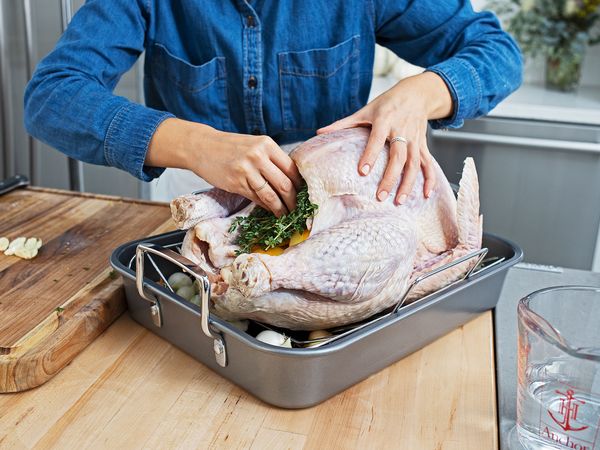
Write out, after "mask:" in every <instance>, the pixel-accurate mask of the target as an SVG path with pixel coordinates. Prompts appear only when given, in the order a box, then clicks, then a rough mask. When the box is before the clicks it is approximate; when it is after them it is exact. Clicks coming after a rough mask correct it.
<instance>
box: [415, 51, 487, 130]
mask: <svg viewBox="0 0 600 450" xmlns="http://www.w3.org/2000/svg"><path fill="white" fill-rule="evenodd" d="M427 70H428V71H429V72H433V73H435V74H437V75H439V76H440V77H441V78H442V79H443V80H444V82H445V83H446V85H447V86H448V90H449V91H450V95H451V96H452V104H453V113H452V116H451V117H449V118H446V119H440V120H432V121H431V122H430V123H431V126H432V127H433V128H459V127H461V126H462V125H463V123H464V121H465V119H466V118H471V117H476V116H477V115H478V114H479V111H480V109H481V96H482V88H481V81H480V79H479V75H478V74H477V71H476V70H475V68H474V67H473V66H472V65H471V64H470V63H469V62H468V61H465V60H463V59H461V58H450V59H448V60H446V61H443V62H441V63H439V64H436V65H434V66H431V67H429V68H427Z"/></svg>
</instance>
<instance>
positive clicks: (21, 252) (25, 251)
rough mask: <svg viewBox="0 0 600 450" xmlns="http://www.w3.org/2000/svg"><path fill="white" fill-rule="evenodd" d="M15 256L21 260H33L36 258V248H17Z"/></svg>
mask: <svg viewBox="0 0 600 450" xmlns="http://www.w3.org/2000/svg"><path fill="white" fill-rule="evenodd" d="M14 254H15V256H17V257H19V258H22V259H33V258H35V257H36V256H37V254H38V250H37V248H27V247H19V248H17V249H16V250H15V253H14Z"/></svg>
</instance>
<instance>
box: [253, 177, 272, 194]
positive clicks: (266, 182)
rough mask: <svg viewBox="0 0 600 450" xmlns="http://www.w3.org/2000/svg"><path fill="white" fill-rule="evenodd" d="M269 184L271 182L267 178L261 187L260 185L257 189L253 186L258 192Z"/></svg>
mask: <svg viewBox="0 0 600 450" xmlns="http://www.w3.org/2000/svg"><path fill="white" fill-rule="evenodd" d="M267 184H269V182H268V181H266V180H265V182H264V183H263V184H262V185H261V186H260V187H258V188H256V189H254V188H252V189H254V192H258V191H260V190H261V189H263V188H264V187H265V186H266V185H267Z"/></svg>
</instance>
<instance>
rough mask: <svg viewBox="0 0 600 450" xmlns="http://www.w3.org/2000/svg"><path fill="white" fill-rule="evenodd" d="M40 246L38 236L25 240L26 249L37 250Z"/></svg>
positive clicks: (40, 242)
mask: <svg viewBox="0 0 600 450" xmlns="http://www.w3.org/2000/svg"><path fill="white" fill-rule="evenodd" d="M41 246H42V240H41V239H38V238H34V237H31V238H29V239H27V240H26V241H25V245H24V247H25V248H26V249H28V250H33V249H35V250H37V249H39V248H40V247H41Z"/></svg>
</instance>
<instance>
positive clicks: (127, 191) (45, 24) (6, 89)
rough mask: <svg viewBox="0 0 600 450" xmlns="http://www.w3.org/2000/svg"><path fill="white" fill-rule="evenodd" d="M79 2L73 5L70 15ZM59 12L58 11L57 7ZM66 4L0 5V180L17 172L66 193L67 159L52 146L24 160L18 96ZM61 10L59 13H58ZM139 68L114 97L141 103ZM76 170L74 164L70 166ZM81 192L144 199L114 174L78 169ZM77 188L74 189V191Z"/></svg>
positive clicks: (9, 1) (41, 0)
mask: <svg viewBox="0 0 600 450" xmlns="http://www.w3.org/2000/svg"><path fill="white" fill-rule="evenodd" d="M83 3H84V0H74V2H73V5H72V6H73V10H76V9H77V8H79V7H80V6H81V5H82V4H83ZM62 5H65V8H66V9H65V8H63V9H61V6H62ZM69 7H70V1H69V0H0V55H1V56H0V58H1V61H0V71H1V72H0V73H1V77H0V83H1V86H2V92H0V95H1V94H2V93H3V94H4V97H3V98H2V99H1V100H2V101H0V104H1V107H2V109H1V110H0V114H1V116H0V127H2V128H1V132H2V136H0V146H1V147H2V154H1V157H0V175H2V177H3V178H4V177H7V176H11V175H14V174H15V173H23V174H25V175H27V176H29V177H33V178H34V180H35V182H36V184H38V185H41V186H47V187H53V188H62V189H69V187H70V186H69V182H68V180H69V169H70V167H69V163H68V159H67V157H66V156H65V155H64V154H63V153H60V152H58V151H56V150H55V149H53V148H52V147H50V146H48V145H46V144H44V143H42V142H39V141H34V150H33V155H32V158H31V157H30V152H29V150H28V147H29V137H28V135H27V133H26V132H25V129H24V125H23V93H24V89H25V85H26V83H27V81H28V72H30V71H31V70H32V69H33V68H34V66H35V65H36V64H37V62H38V61H39V59H40V58H42V57H43V56H44V55H46V54H47V53H48V52H50V51H51V50H52V49H53V48H54V45H55V44H56V42H57V40H58V39H59V37H60V35H61V30H62V25H63V21H65V20H66V19H68V9H69ZM63 11H64V12H65V14H63ZM138 67H139V64H138V65H136V66H134V69H133V70H132V71H130V72H128V73H127V74H125V75H124V76H123V78H122V80H121V81H120V83H119V84H118V86H117V88H116V90H115V93H116V94H117V95H122V96H125V97H127V98H130V99H131V100H133V101H138V102H139V101H141V95H140V93H141V83H140V82H139V81H140V79H141V77H140V73H141V71H140V70H139V68H138ZM71 169H72V170H75V171H78V170H79V167H78V165H77V164H73V165H72V166H71ZM83 174H84V177H85V179H86V183H87V186H86V190H88V191H90V192H96V193H101V194H112V195H124V196H128V197H139V196H140V194H141V193H142V194H144V195H146V196H147V195H148V191H147V189H144V188H143V187H142V183H141V182H139V181H138V180H136V179H135V178H134V177H132V176H131V175H128V174H126V173H125V172H122V171H120V170H118V169H114V168H106V167H97V166H91V165H89V164H84V165H83ZM74 187H77V186H74Z"/></svg>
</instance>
